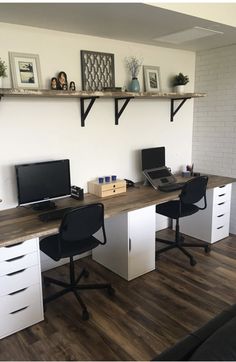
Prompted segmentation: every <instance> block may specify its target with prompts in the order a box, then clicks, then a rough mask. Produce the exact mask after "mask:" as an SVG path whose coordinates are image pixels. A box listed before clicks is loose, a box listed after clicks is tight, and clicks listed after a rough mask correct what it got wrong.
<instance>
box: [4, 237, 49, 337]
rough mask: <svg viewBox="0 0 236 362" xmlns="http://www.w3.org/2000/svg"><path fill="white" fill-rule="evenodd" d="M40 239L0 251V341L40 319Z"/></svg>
mask: <svg viewBox="0 0 236 362" xmlns="http://www.w3.org/2000/svg"><path fill="white" fill-rule="evenodd" d="M43 318H44V317H43V301H42V285H41V267H40V258H39V240H38V239H37V238H35V239H31V240H26V241H24V242H22V243H18V244H15V245H11V246H9V247H1V248H0V320H1V323H0V338H3V337H6V336H8V335H10V334H13V333H15V332H17V331H19V330H21V329H24V328H26V327H29V326H31V325H33V324H35V323H38V322H40V321H41V320H43Z"/></svg>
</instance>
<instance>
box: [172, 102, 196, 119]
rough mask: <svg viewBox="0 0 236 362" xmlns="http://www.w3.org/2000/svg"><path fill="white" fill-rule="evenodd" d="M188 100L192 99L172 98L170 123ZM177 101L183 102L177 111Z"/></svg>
mask: <svg viewBox="0 0 236 362" xmlns="http://www.w3.org/2000/svg"><path fill="white" fill-rule="evenodd" d="M187 99H191V97H188V98H171V100H170V121H171V122H173V120H174V116H175V115H176V113H177V112H178V111H179V110H180V108H181V107H182V106H183V105H184V103H185V102H186V100H187ZM175 101H182V102H181V103H180V104H179V105H178V107H177V108H176V109H174V104H175Z"/></svg>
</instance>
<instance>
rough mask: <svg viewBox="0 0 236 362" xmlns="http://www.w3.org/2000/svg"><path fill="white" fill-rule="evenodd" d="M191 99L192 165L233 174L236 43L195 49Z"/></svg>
mask: <svg viewBox="0 0 236 362" xmlns="http://www.w3.org/2000/svg"><path fill="white" fill-rule="evenodd" d="M195 91H196V92H197V91H199V92H200V91H201V92H206V93H207V97H205V98H204V99H197V100H195V102H194V122H193V151H192V159H193V162H194V164H195V169H196V170H198V171H200V172H206V173H213V174H218V175H225V176H231V177H236V45H232V46H228V47H223V48H217V49H212V50H208V51H203V52H199V53H197V57H196V75H195ZM232 191H233V193H232V204H231V221H230V232H231V233H233V234H236V187H235V184H234V186H233V190H232Z"/></svg>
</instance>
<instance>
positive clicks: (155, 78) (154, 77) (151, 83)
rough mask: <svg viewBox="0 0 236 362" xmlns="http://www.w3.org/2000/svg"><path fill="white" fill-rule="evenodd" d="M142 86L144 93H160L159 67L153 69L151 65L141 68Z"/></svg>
mask: <svg viewBox="0 0 236 362" xmlns="http://www.w3.org/2000/svg"><path fill="white" fill-rule="evenodd" d="M143 75H144V86H145V91H146V92H160V91H161V81H160V67H154V66H152V65H144V66H143Z"/></svg>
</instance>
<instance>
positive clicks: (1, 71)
mask: <svg viewBox="0 0 236 362" xmlns="http://www.w3.org/2000/svg"><path fill="white" fill-rule="evenodd" d="M6 76H7V66H6V63H5V62H4V60H2V59H1V58H0V88H2V79H3V78H5V77H6Z"/></svg>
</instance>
